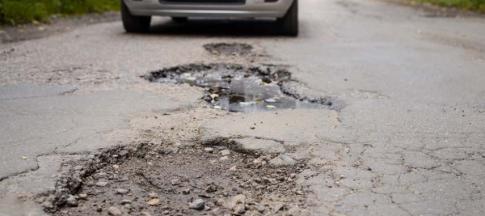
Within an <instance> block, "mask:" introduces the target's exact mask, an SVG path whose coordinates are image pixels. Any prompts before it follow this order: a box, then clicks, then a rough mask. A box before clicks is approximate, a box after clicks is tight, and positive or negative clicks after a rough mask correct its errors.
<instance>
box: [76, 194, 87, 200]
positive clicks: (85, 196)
mask: <svg viewBox="0 0 485 216" xmlns="http://www.w3.org/2000/svg"><path fill="white" fill-rule="evenodd" d="M77 196H78V197H79V199H83V200H85V199H87V198H88V194H85V193H80V194H78V195H77Z"/></svg>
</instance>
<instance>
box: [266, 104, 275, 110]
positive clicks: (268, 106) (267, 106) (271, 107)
mask: <svg viewBox="0 0 485 216" xmlns="http://www.w3.org/2000/svg"><path fill="white" fill-rule="evenodd" d="M266 108H268V109H276V107H275V106H273V105H266Z"/></svg>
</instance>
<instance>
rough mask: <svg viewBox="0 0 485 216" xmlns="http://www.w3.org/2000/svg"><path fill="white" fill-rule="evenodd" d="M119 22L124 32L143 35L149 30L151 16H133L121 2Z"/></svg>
mask: <svg viewBox="0 0 485 216" xmlns="http://www.w3.org/2000/svg"><path fill="white" fill-rule="evenodd" d="M121 20H122V21H123V27H124V28H125V31H126V32H133V33H144V32H148V31H149V30H150V23H151V20H152V17H151V16H135V15H133V14H131V12H130V10H129V9H128V6H126V4H125V2H124V1H123V0H122V1H121Z"/></svg>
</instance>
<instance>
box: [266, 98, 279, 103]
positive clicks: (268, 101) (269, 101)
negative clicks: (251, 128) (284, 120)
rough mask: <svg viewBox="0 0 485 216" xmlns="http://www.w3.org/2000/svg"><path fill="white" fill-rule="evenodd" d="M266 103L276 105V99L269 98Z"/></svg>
mask: <svg viewBox="0 0 485 216" xmlns="http://www.w3.org/2000/svg"><path fill="white" fill-rule="evenodd" d="M264 102H266V103H276V100H275V99H274V98H268V99H265V100H264Z"/></svg>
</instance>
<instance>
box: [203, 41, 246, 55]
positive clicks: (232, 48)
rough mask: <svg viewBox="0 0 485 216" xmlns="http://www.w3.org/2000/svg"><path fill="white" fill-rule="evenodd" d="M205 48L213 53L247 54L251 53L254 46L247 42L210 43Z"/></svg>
mask: <svg viewBox="0 0 485 216" xmlns="http://www.w3.org/2000/svg"><path fill="white" fill-rule="evenodd" d="M204 49H205V50H207V51H208V52H210V53H211V54H213V55H232V56H246V55H248V54H250V53H251V51H252V50H253V46H251V45H249V44H245V43H209V44H206V45H204Z"/></svg>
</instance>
